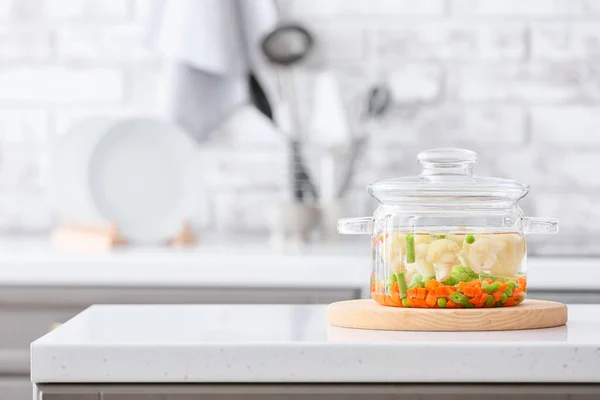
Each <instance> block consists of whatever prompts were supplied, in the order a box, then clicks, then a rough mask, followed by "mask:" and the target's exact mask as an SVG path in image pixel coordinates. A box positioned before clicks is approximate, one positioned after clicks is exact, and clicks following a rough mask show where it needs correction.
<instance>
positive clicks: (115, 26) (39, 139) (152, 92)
mask: <svg viewBox="0 0 600 400" xmlns="http://www.w3.org/2000/svg"><path fill="white" fill-rule="evenodd" d="M599 56H600V2H598V1H593V0H553V1H546V0H527V1H522V0H502V1H498V0H420V1H416V0H277V1H272V0H197V1H194V0H0V304H2V307H0V325H2V326H5V327H18V328H19V329H18V330H17V329H4V330H2V332H0V392H1V393H3V399H4V398H7V399H10V400H13V399H15V400H16V399H19V400H21V399H25V398H30V396H31V383H30V381H29V351H28V349H29V343H30V342H31V341H33V340H35V339H36V338H38V337H40V336H41V335H43V334H45V333H46V332H48V330H51V329H53V328H54V327H56V326H58V325H60V324H61V323H62V322H64V321H66V320H68V319H69V318H71V317H72V316H74V315H76V314H77V313H78V312H80V311H81V310H83V309H85V308H86V307H88V306H89V305H91V304H97V303H248V302H250V303H329V302H332V301H336V300H343V299H351V298H361V297H368V296H369V292H368V291H369V287H368V284H369V281H368V279H367V277H368V276H369V268H370V265H371V254H370V250H369V241H370V238H369V237H367V236H362V237H358V238H340V237H339V235H337V233H336V232H335V228H336V220H337V218H339V217H342V216H348V217H360V216H371V215H372V214H373V211H374V209H375V207H376V203H375V202H374V201H373V200H372V199H371V198H370V196H369V195H368V193H367V191H366V188H365V186H366V185H367V184H370V183H372V182H374V181H376V180H379V179H384V178H390V177H394V176H406V175H414V174H418V173H419V172H420V171H421V167H420V165H419V164H418V162H417V159H416V157H417V154H418V153H419V152H420V151H423V150H425V149H429V148H435V147H444V146H451V147H461V148H467V149H470V150H474V151H476V152H477V153H478V154H479V157H480V159H479V163H478V164H477V165H476V166H475V173H476V174H478V175H482V176H488V175H491V176H497V177H503V178H510V179H514V180H517V181H521V182H524V183H528V184H530V185H531V188H532V189H531V192H530V194H529V195H528V196H527V197H525V198H524V199H523V200H521V202H520V205H521V207H522V208H523V210H524V212H525V214H526V215H528V216H540V217H555V218H558V219H559V220H560V225H561V227H560V229H561V231H560V233H559V234H558V235H532V236H531V237H528V245H529V246H528V250H529V255H530V258H529V261H528V277H529V280H530V282H531V283H530V284H528V296H529V295H531V296H532V297H533V298H542V299H544V298H545V299H553V300H560V301H563V302H566V303H600V275H599V274H598V272H597V271H598V268H597V266H598V259H597V258H594V257H595V256H598V255H600V247H599V246H597V245H596V243H597V242H598V241H600V207H598V204H600V174H599V173H598V172H597V171H596V168H597V167H598V166H599V165H600V161H599V159H600V158H599V156H600V135H599V134H598V132H597V131H598V130H599V129H600V113H599V111H600V68H599V67H598V66H599V65H600V64H599V63H598V61H599ZM353 239H355V240H358V241H357V242H352V240H353ZM355 243H356V245H355ZM126 244H128V246H127V245H126ZM288 244H291V245H293V246H289V247H288V246H287V245H288ZM165 245H166V246H165ZM186 245H187V246H186ZM281 245H283V246H281ZM297 245H300V246H297ZM182 247H183V248H182ZM281 249H283V251H281ZM298 249H300V250H298ZM80 250H84V251H80ZM565 256H568V258H567V257H565ZM565 260H568V263H566V261H565ZM567 269H568V271H567ZM299 326H302V321H300V322H299ZM8 390H13V391H12V392H8ZM6 393H14V395H13V397H7V396H8V395H7V394H6Z"/></svg>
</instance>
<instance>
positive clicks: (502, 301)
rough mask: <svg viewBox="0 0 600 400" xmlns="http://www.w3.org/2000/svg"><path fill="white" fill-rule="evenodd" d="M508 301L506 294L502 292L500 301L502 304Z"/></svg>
mask: <svg viewBox="0 0 600 400" xmlns="http://www.w3.org/2000/svg"><path fill="white" fill-rule="evenodd" d="M507 301H508V296H507V295H506V293H502V298H501V299H500V303H502V304H504V303H506V302H507Z"/></svg>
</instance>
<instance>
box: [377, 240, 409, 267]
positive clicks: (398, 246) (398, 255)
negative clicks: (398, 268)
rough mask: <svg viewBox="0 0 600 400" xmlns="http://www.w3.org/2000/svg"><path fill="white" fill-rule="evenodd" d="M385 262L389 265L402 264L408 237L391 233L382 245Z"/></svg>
mask: <svg viewBox="0 0 600 400" xmlns="http://www.w3.org/2000/svg"><path fill="white" fill-rule="evenodd" d="M381 246H382V249H381V252H382V256H383V261H385V262H389V263H392V264H394V263H397V262H402V259H403V258H404V254H405V251H406V235H404V234H402V233H391V234H390V235H388V237H386V238H385V240H384V241H383V243H382V245H381Z"/></svg>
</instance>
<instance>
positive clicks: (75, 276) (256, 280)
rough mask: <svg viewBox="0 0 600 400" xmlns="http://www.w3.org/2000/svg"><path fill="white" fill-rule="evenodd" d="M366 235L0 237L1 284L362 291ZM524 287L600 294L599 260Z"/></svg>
mask: <svg viewBox="0 0 600 400" xmlns="http://www.w3.org/2000/svg"><path fill="white" fill-rule="evenodd" d="M370 268H371V260H370V250H369V238H368V237H366V236H365V237H358V238H355V240H354V241H352V242H347V241H345V242H340V243H339V244H334V245H325V244H316V245H310V246H308V247H305V248H286V249H273V248H271V247H269V246H268V245H267V244H265V243H264V239H263V238H255V239H250V238H231V239H230V240H229V241H225V240H222V239H221V240H219V239H215V240H213V241H212V242H207V241H206V240H203V241H202V242H201V243H200V244H199V245H198V246H197V247H192V248H183V249H171V248H148V247H138V248H136V247H132V248H123V249H117V250H115V251H112V252H108V253H100V254H86V253H73V252H66V251H60V250H57V249H56V248H54V247H53V246H52V244H51V242H50V241H49V240H48V239H47V238H0V286H9V285H14V286H123V287H135V286H160V287H238V286H243V287H253V286H254V287H267V286H268V287H310V288H355V289H356V288H366V287H368V279H369V278H368V277H369V272H370ZM528 274H529V281H528V286H529V288H530V289H534V290H535V289H538V290H550V289H559V290H578V291H582V290H598V289H600V258H573V257H569V258H566V257H565V258H549V257H544V258H537V257H529V260H528Z"/></svg>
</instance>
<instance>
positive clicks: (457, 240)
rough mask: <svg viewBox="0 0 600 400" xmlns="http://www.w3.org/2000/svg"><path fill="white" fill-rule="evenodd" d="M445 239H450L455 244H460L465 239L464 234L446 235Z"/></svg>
mask: <svg viewBox="0 0 600 400" xmlns="http://www.w3.org/2000/svg"><path fill="white" fill-rule="evenodd" d="M446 239H450V240H452V241H453V242H454V243H456V244H457V245H459V246H462V244H463V242H464V241H465V235H446Z"/></svg>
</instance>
